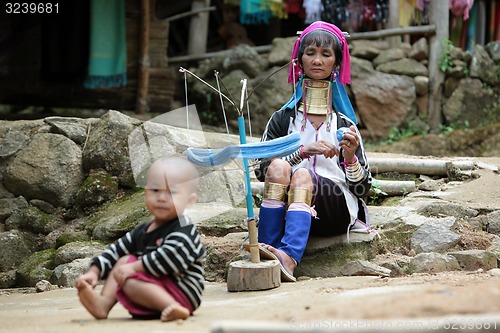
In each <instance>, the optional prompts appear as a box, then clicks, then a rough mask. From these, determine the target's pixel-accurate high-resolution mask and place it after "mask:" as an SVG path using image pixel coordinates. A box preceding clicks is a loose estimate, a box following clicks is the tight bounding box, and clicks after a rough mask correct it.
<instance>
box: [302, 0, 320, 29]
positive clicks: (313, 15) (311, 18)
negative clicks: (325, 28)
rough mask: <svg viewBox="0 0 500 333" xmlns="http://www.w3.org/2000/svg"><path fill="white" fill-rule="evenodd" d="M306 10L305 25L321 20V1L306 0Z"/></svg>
mask: <svg viewBox="0 0 500 333" xmlns="http://www.w3.org/2000/svg"><path fill="white" fill-rule="evenodd" d="M303 6H304V9H305V10H306V18H305V20H304V23H305V24H310V23H313V22H316V21H319V20H321V0H304V4H303Z"/></svg>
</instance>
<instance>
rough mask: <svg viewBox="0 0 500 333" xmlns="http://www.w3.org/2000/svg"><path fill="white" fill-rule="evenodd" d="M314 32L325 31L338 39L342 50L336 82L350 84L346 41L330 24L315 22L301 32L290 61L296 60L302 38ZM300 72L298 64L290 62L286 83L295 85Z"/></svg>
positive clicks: (349, 60)
mask: <svg viewBox="0 0 500 333" xmlns="http://www.w3.org/2000/svg"><path fill="white" fill-rule="evenodd" d="M315 30H323V31H326V32H328V33H330V34H332V35H333V36H336V37H337V38H338V40H339V41H340V43H341V45H340V47H341V49H342V64H341V65H340V68H339V77H338V80H339V82H340V83H342V84H346V83H351V59H350V56H349V46H348V45H347V41H346V39H345V37H344V34H343V33H342V31H341V30H340V29H339V28H337V27H336V26H335V25H333V24H331V23H327V22H323V21H316V22H314V23H312V24H311V25H309V26H308V27H307V28H306V29H305V30H304V31H302V33H301V34H300V36H299V38H297V40H296V41H295V44H294V45H293V51H292V57H291V60H295V59H297V56H298V54H299V46H300V43H301V42H302V41H303V40H304V37H305V36H307V34H308V33H310V32H311V31H315ZM301 72H302V70H301V68H300V65H299V63H298V62H297V61H292V62H291V63H290V67H289V69H288V83H297V81H298V80H299V74H300V73H301Z"/></svg>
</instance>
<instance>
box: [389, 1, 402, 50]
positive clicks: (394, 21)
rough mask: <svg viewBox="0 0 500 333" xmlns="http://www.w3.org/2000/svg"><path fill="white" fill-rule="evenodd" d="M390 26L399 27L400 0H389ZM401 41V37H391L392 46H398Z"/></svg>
mask: <svg viewBox="0 0 500 333" xmlns="http://www.w3.org/2000/svg"><path fill="white" fill-rule="evenodd" d="M388 25H389V28H398V27H399V0H389V24H388ZM400 43H401V37H400V36H398V37H391V38H389V44H390V46H391V48H394V47H397V46H398V45H399V44H400Z"/></svg>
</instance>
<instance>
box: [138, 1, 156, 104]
mask: <svg viewBox="0 0 500 333" xmlns="http://www.w3.org/2000/svg"><path fill="white" fill-rule="evenodd" d="M153 8H154V6H153ZM149 10H150V6H149V0H141V20H140V25H139V57H138V59H139V76H138V83H137V104H136V110H137V112H138V113H146V112H147V111H148V101H147V99H148V87H149V66H150V61H149V20H150V15H149Z"/></svg>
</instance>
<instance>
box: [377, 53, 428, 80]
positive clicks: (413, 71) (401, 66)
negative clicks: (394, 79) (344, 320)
mask: <svg viewBox="0 0 500 333" xmlns="http://www.w3.org/2000/svg"><path fill="white" fill-rule="evenodd" d="M375 69H376V70H378V71H380V72H384V73H388V74H397V75H407V76H409V77H415V76H428V75H429V73H428V69H427V67H426V66H425V65H423V64H422V63H420V62H418V61H416V60H413V59H409V58H403V59H399V60H396V61H390V62H386V63H383V64H380V65H378V66H376V67H375Z"/></svg>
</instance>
